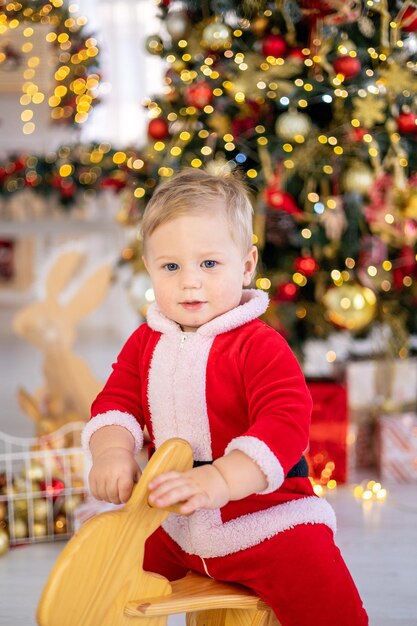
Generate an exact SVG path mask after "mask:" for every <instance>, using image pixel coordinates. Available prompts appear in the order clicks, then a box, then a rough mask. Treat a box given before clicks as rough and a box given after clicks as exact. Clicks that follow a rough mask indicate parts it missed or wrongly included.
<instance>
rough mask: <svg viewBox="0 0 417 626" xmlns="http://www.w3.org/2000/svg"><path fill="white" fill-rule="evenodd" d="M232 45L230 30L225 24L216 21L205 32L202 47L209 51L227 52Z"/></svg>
mask: <svg viewBox="0 0 417 626" xmlns="http://www.w3.org/2000/svg"><path fill="white" fill-rule="evenodd" d="M231 44H232V35H231V31H230V28H229V27H228V26H227V25H226V24H224V23H223V22H219V21H215V22H212V23H211V24H209V25H208V26H206V27H205V29H204V30H203V35H202V40H201V45H202V47H203V48H206V49H207V50H226V49H227V48H230V46H231Z"/></svg>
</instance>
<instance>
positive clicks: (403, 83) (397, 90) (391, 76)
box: [376, 61, 417, 95]
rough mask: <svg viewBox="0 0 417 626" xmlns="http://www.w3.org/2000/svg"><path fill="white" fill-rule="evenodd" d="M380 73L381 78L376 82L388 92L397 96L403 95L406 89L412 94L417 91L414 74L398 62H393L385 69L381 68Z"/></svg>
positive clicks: (416, 81)
mask: <svg viewBox="0 0 417 626" xmlns="http://www.w3.org/2000/svg"><path fill="white" fill-rule="evenodd" d="M378 73H379V78H378V80H377V81H376V83H377V85H378V84H381V85H383V86H384V87H386V88H387V90H388V91H391V92H393V93H394V94H396V95H398V94H401V93H402V92H403V91H404V90H405V89H407V90H408V91H410V92H412V93H413V92H415V91H416V90H417V80H416V78H415V76H414V74H413V73H412V72H411V71H410V70H409V69H408V67H406V66H404V65H400V64H399V63H397V62H396V61H392V62H391V63H389V64H388V65H386V66H385V67H381V68H380V69H379V70H378Z"/></svg>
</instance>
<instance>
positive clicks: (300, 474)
mask: <svg viewBox="0 0 417 626" xmlns="http://www.w3.org/2000/svg"><path fill="white" fill-rule="evenodd" d="M154 452H155V448H154V447H153V446H149V448H148V456H149V458H151V456H152V455H153V453H154ZM212 463H213V461H194V463H193V467H201V466H202V465H211V464H212ZM307 477H308V464H307V461H306V459H305V457H304V456H302V457H301V459H300V460H299V461H298V462H297V463H296V464H295V465H294V466H293V467H292V468H291V469H290V471H289V472H288V474H287V475H286V477H285V478H307Z"/></svg>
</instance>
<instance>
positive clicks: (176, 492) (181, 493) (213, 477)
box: [148, 465, 230, 515]
mask: <svg viewBox="0 0 417 626" xmlns="http://www.w3.org/2000/svg"><path fill="white" fill-rule="evenodd" d="M148 488H149V490H150V492H151V493H150V496H149V503H150V504H151V505H152V506H155V507H157V508H160V509H163V508H165V507H169V506H172V505H174V504H180V507H179V512H180V513H182V514H183V515H189V514H190V513H194V511H196V510H197V509H218V508H220V507H222V506H224V505H225V504H227V503H228V502H229V500H230V494H229V487H228V485H227V483H226V481H225V479H224V478H223V476H222V474H221V473H220V471H219V470H218V469H216V467H215V466H214V465H204V466H202V467H195V468H193V469H191V470H189V471H188V472H167V473H165V474H161V475H160V476H157V477H156V478H154V479H153V480H151V481H150V483H149V485H148Z"/></svg>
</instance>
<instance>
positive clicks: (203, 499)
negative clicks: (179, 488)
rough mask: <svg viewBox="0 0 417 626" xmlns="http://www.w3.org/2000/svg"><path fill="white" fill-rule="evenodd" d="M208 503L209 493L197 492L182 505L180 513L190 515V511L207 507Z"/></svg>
mask: <svg viewBox="0 0 417 626" xmlns="http://www.w3.org/2000/svg"><path fill="white" fill-rule="evenodd" d="M207 505H208V498H207V495H206V494H204V493H197V494H195V495H194V496H192V497H191V498H189V499H188V500H187V502H184V504H182V505H181V507H180V513H182V514H183V515H190V513H194V511H198V509H204V508H206V507H207Z"/></svg>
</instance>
